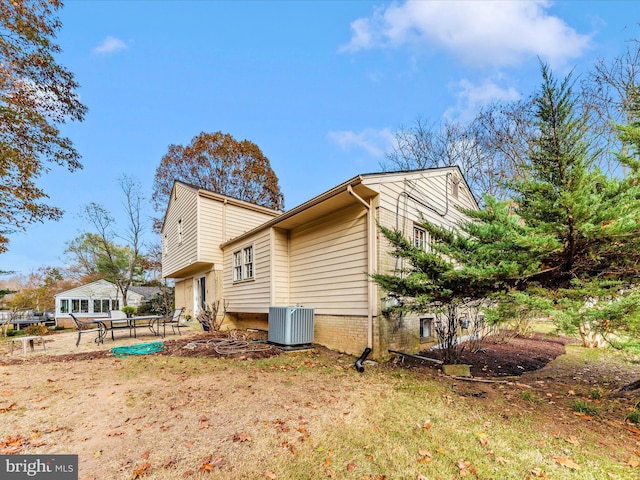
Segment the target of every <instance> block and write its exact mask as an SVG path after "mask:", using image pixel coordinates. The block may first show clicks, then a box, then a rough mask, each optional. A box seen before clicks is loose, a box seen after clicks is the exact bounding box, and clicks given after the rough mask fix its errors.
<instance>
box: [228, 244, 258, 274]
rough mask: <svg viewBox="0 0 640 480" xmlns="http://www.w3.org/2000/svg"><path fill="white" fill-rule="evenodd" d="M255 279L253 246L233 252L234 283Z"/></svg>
mask: <svg viewBox="0 0 640 480" xmlns="http://www.w3.org/2000/svg"><path fill="white" fill-rule="evenodd" d="M252 278H253V245H249V246H248V247H244V248H242V249H240V250H236V251H235V252H233V281H234V282H240V281H242V280H249V279H252Z"/></svg>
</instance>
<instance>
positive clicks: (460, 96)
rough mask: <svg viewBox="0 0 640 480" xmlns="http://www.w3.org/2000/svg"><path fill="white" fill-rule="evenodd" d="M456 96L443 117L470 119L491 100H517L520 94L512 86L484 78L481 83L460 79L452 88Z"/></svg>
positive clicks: (460, 119)
mask: <svg viewBox="0 0 640 480" xmlns="http://www.w3.org/2000/svg"><path fill="white" fill-rule="evenodd" d="M453 90H454V94H455V96H456V97H457V103H456V105H455V106H454V107H451V108H449V109H448V110H447V111H446V112H445V113H444V116H445V118H448V119H451V120H459V121H463V122H464V121H467V120H471V119H472V118H473V117H474V116H475V115H476V114H477V113H478V111H479V110H480V109H481V108H482V107H486V106H487V105H489V104H491V103H492V102H496V101H506V102H511V101H515V100H519V99H520V97H521V95H520V93H519V92H518V91H517V90H516V89H515V88H514V87H509V86H503V85H500V84H499V83H498V82H497V81H496V80H493V79H485V80H483V81H482V83H476V84H474V83H472V82H471V81H469V80H466V79H463V80H460V81H459V82H458V83H457V84H456V85H455V86H454V88H453Z"/></svg>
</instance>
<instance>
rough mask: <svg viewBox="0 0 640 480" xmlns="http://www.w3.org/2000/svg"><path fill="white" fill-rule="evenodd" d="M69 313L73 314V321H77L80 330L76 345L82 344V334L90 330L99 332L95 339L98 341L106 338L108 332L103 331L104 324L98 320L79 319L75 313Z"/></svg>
mask: <svg viewBox="0 0 640 480" xmlns="http://www.w3.org/2000/svg"><path fill="white" fill-rule="evenodd" d="M69 315H71V318H72V319H73V323H75V325H76V329H77V330H78V341H77V342H76V347H77V346H78V345H80V337H81V336H82V334H83V333H89V332H98V336H97V337H96V339H95V340H94V341H95V342H96V343H102V339H103V338H104V334H105V333H106V332H103V330H104V327H103V326H102V324H100V323H96V322H83V321H82V320H78V318H76V316H75V315H74V314H73V313H70V314H69Z"/></svg>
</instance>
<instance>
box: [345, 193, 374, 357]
mask: <svg viewBox="0 0 640 480" xmlns="http://www.w3.org/2000/svg"><path fill="white" fill-rule="evenodd" d="M347 192H348V193H349V195H351V196H352V197H353V198H355V199H356V200H358V201H359V202H360V203H361V204H362V205H364V208H366V210H367V247H368V248H367V269H368V273H370V274H371V273H373V272H375V270H376V243H375V239H376V222H375V217H374V210H373V198H371V199H369V202H367V201H365V200H364V199H363V198H362V197H361V196H360V195H358V194H357V193H356V192H354V191H353V188H352V187H351V185H347ZM367 296H368V301H367V304H368V312H367V348H368V349H369V351H371V349H373V313H374V308H375V305H376V303H375V302H376V299H375V296H376V289H375V285H374V284H373V282H371V281H370V280H369V282H368V284H367Z"/></svg>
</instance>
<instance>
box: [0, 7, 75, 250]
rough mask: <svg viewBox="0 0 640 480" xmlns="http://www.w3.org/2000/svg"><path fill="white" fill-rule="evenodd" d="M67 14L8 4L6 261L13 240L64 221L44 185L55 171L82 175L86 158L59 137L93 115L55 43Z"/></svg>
mask: <svg viewBox="0 0 640 480" xmlns="http://www.w3.org/2000/svg"><path fill="white" fill-rule="evenodd" d="M61 7H62V2H61V1H59V0H33V1H30V0H12V1H10V2H8V1H3V2H0V152H2V158H1V159H0V253H2V252H4V251H6V250H7V244H8V242H9V239H8V235H9V234H11V233H12V232H14V231H16V230H24V229H25V227H26V226H27V225H29V224H31V223H34V222H38V221H44V220H57V219H59V218H60V217H61V216H62V213H63V212H62V211H61V210H60V209H59V208H57V207H55V206H52V205H48V204H47V203H46V199H47V198H48V195H47V194H46V193H45V192H44V191H43V190H42V189H41V188H39V187H38V186H37V185H36V180H37V179H38V178H39V177H41V176H42V175H44V174H46V173H48V172H49V170H50V169H51V164H55V165H58V166H61V167H65V168H67V169H68V170H69V171H74V170H77V169H80V168H82V164H81V163H80V161H79V159H80V155H79V154H78V152H77V151H76V150H75V149H74V148H73V145H72V143H71V141H70V140H69V139H68V138H66V137H64V136H62V135H61V133H60V130H59V129H58V126H59V125H60V124H63V123H65V122H67V121H71V120H76V121H82V120H83V118H84V115H85V113H86V107H85V106H84V105H83V104H82V103H80V101H79V99H78V96H77V95H76V93H75V90H76V89H77V88H78V84H77V83H76V81H75V80H74V77H73V74H72V73H71V72H69V71H68V70H67V69H65V68H64V67H62V66H60V65H58V64H57V63H56V61H55V58H54V56H55V55H56V54H57V53H59V52H60V47H59V46H58V45H57V44H56V43H55V42H54V40H55V37H56V33H57V32H58V30H60V28H61V26H62V25H61V23H60V21H59V20H58V18H57V17H56V16H55V13H56V11H57V10H59V9H60V8H61Z"/></svg>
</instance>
